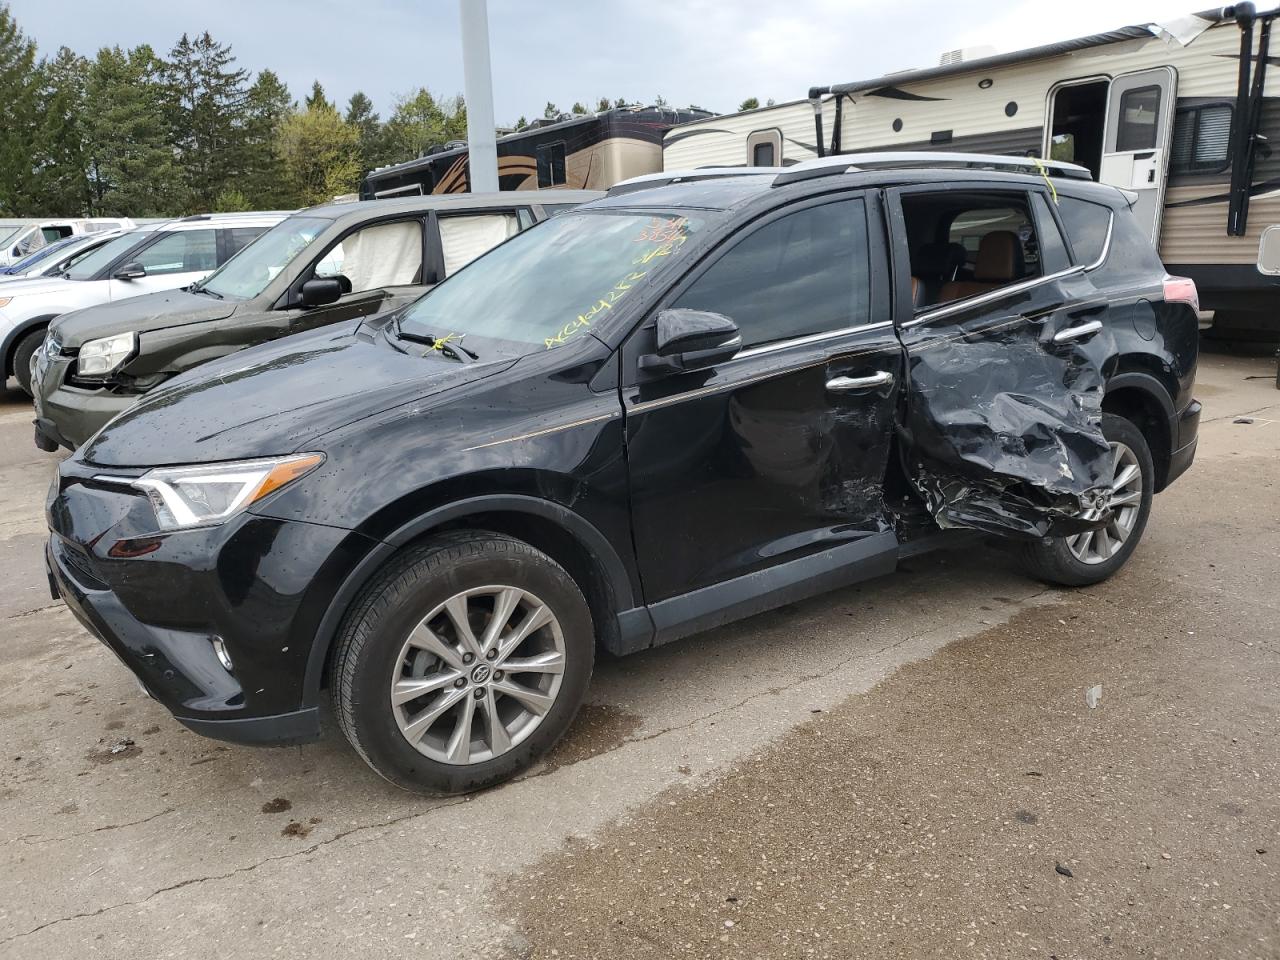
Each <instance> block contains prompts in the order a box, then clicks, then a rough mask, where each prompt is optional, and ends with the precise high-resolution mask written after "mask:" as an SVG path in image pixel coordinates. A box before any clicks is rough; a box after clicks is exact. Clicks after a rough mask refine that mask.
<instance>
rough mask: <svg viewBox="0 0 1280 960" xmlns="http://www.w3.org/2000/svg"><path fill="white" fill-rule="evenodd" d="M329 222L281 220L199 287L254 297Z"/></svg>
mask: <svg viewBox="0 0 1280 960" xmlns="http://www.w3.org/2000/svg"><path fill="white" fill-rule="evenodd" d="M332 223H333V221H332V220H324V219H321V218H319V217H290V218H289V219H288V220H283V221H281V222H280V223H278V224H276V225H275V226H274V227H272V228H271V229H270V230H268V231H267V232H266V233H264V234H263V235H262V236H260V237H258V239H256V240H255V241H253V243H251V244H249V245H248V246H247V247H245V248H244V249H243V250H241V251H240V252H239V253H238V254H236V255H235V256H234V257H232V258H231V259H230V260H228V261H227V262H226V263H224V264H223V265H222V266H221V267H220V268H219V269H218V270H217V271H215V272H214V273H213V274H212V275H210V277H209V279H207V280H205V281H204V283H202V284H200V289H202V290H208V291H209V292H210V293H216V294H217V295H218V296H220V297H231V298H232V299H234V300H249V299H251V298H253V297H256V296H257V295H258V294H260V293H261V292H262V291H263V290H265V289H266V288H267V284H268V283H270V282H271V281H272V280H274V279H275V278H276V276H277V275H279V273H280V271H281V270H283V269H284V268H285V267H287V266H289V264H290V263H292V262H293V260H294V258H295V257H297V256H298V254H300V253H302V251H303V250H305V249H307V247H309V246H311V244H312V243H314V242H315V239H316V237H318V236H320V234H321V233H322V232H323V231H324V229H325V228H326V227H328V226H330V225H331V224H332Z"/></svg>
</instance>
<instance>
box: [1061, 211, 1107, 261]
mask: <svg viewBox="0 0 1280 960" xmlns="http://www.w3.org/2000/svg"><path fill="white" fill-rule="evenodd" d="M1058 215H1059V216H1060V217H1062V223H1063V225H1064V226H1065V227H1066V228H1067V240H1068V241H1069V242H1070V244H1071V251H1072V253H1074V254H1075V260H1076V263H1078V264H1080V265H1081V266H1086V267H1087V266H1091V265H1092V264H1094V263H1097V262H1098V260H1099V259H1100V258H1101V257H1102V253H1103V251H1104V250H1105V249H1106V246H1107V235H1108V233H1109V232H1110V231H1111V211H1110V209H1108V208H1107V207H1104V206H1103V205H1102V204H1100V203H1090V202H1089V201H1087V200H1077V199H1075V198H1074V197H1059V198H1058Z"/></svg>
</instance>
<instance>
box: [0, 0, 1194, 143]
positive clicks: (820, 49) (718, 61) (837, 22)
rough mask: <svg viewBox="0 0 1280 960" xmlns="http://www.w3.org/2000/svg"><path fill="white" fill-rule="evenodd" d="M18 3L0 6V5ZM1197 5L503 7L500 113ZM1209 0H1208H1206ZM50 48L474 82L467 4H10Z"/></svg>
mask: <svg viewBox="0 0 1280 960" xmlns="http://www.w3.org/2000/svg"><path fill="white" fill-rule="evenodd" d="M2 2H4V0H0V3H2ZM1196 2H1197V0H1183V2H1182V3H1179V2H1177V0H1174V2H1170V0H1071V2H1068V3H1043V2H1038V0H1027V2H1017V0H1015V2H1008V0H1005V2H997V0H972V2H969V3H963V4H962V3H955V2H946V3H936V2H935V3H929V2H918V3H885V2H884V0H799V2H795V3H778V2H777V0H657V2H656V3H645V4H642V3H636V2H620V0H592V2H582V0H577V2H562V0H544V2H541V3H529V2H519V0H489V31H490V44H491V49H492V58H493V81H494V98H495V112H496V116H497V119H498V122H499V123H510V122H512V121H514V120H515V119H516V118H517V117H519V116H521V115H522V114H523V115H525V116H527V117H529V118H532V117H535V116H541V114H542V109H543V106H544V105H545V103H546V102H547V101H548V100H551V101H553V102H555V103H556V104H558V105H559V106H560V108H561V109H563V110H567V109H568V108H569V107H570V105H571V104H572V103H573V102H574V101H575V100H581V101H582V102H583V103H586V104H587V105H588V106H591V105H592V103H593V102H594V101H595V100H596V99H598V98H599V97H601V96H608V97H610V98H613V99H616V98H618V97H623V98H625V99H627V100H628V101H635V100H643V101H646V102H649V101H652V100H653V99H654V98H655V97H657V96H659V95H660V96H663V97H665V98H666V99H667V101H668V102H670V103H671V104H673V105H679V106H686V105H688V104H690V103H693V104H697V105H698V106H702V107H706V108H707V109H710V110H716V111H728V110H733V109H736V107H737V105H738V103H739V102H740V101H741V100H743V99H745V98H746V97H749V96H755V97H759V98H760V102H761V103H763V102H764V101H765V100H767V99H768V98H770V97H772V98H774V99H776V100H779V101H782V100H794V99H798V98H801V97H804V96H805V94H806V91H807V90H808V88H809V87H810V86H812V85H825V84H830V83H840V82H844V81H848V80H858V79H866V78H871V77H876V76H879V75H881V74H884V73H887V72H889V71H892V70H903V69H908V68H911V67H925V66H931V65H934V64H936V63H937V62H938V55H939V54H940V53H942V52H943V51H945V50H952V49H955V48H957V47H964V46H973V45H978V44H985V45H990V46H994V47H995V48H996V49H997V50H999V51H1001V52H1005V51H1009V50H1017V49H1020V48H1023V47H1028V46H1035V45H1037V44H1041V43H1048V42H1051V41H1054V40H1064V39H1068V38H1071V37H1077V36H1083V35H1086V34H1090V33H1098V32H1100V31H1103V30H1109V29H1112V28H1114V27H1119V26H1124V25H1126V24H1131V23H1146V22H1150V21H1153V20H1155V21H1164V20H1168V19H1172V18H1174V17H1179V16H1182V15H1184V14H1186V13H1188V12H1190V11H1191V10H1192V9H1200V8H1202V7H1200V8H1197V7H1195V6H1194V4H1195V3H1196ZM1198 2H1200V3H1201V4H1202V6H1203V0H1198ZM9 3H10V7H11V11H12V13H13V14H14V16H15V17H16V18H17V20H18V23H19V24H20V25H21V27H22V28H23V30H24V31H25V32H26V33H27V35H28V36H30V37H32V38H34V39H35V40H36V42H37V43H38V44H39V46H40V51H41V53H44V54H52V53H53V52H54V51H55V50H57V48H58V47H59V46H62V45H66V46H69V47H71V48H72V49H73V50H76V51H77V52H79V53H82V54H86V55H92V54H93V53H94V52H95V51H96V50H97V49H98V48H99V47H101V46H104V45H114V44H119V45H121V46H126V47H128V46H134V45H136V44H139V43H149V44H151V45H152V46H153V47H155V48H156V49H157V51H160V52H162V53H163V52H167V51H168V50H169V48H170V47H171V46H172V45H173V43H174V41H175V40H177V38H178V37H179V36H181V34H182V33H183V32H184V31H186V32H188V33H193V34H194V33H199V32H201V31H203V30H208V31H209V32H210V33H212V34H213V36H214V37H215V38H216V39H218V40H220V41H222V42H224V43H230V44H231V45H232V47H233V50H234V52H235V54H236V56H237V58H238V60H239V63H240V65H241V66H242V67H245V68H247V69H249V70H252V71H257V70H260V69H262V68H264V67H270V68H271V69H273V70H275V71H276V72H277V73H279V74H280V76H281V77H282V78H283V79H284V81H285V82H286V83H287V84H288V85H289V89H290V90H291V91H292V92H293V94H294V95H295V96H296V97H299V98H301V97H302V96H303V95H304V94H305V93H306V92H307V91H308V90H309V89H310V87H311V81H312V80H313V79H319V80H320V82H321V83H322V84H324V87H325V89H326V91H328V93H329V96H330V98H332V99H337V100H339V101H340V102H343V103H345V101H346V99H347V98H348V97H349V96H350V95H351V94H352V93H353V92H355V91H356V90H363V91H364V92H365V93H367V94H368V95H369V96H370V97H372V98H373V101H374V103H375V104H376V106H377V108H378V109H379V110H380V111H381V112H382V113H383V115H384V117H385V116H386V115H387V114H388V113H389V112H390V109H391V105H392V104H393V102H394V100H395V97H396V95H397V94H402V93H406V92H409V91H411V90H414V89H416V88H417V87H419V86H426V87H427V88H428V89H430V90H431V91H433V92H435V93H439V94H446V95H448V94H453V93H457V92H461V91H462V86H463V84H462V59H461V53H460V50H459V28H458V0H416V2H411V0H360V2H357V3H352V2H350V0H342V2H339V0H306V2H305V3H298V2H292V3H286V2H282V0H253V2H250V0H213V2H209V3H198V4H197V3H185V2H177V3H175V2H173V0H115V2H113V3H95V2H89V0H9Z"/></svg>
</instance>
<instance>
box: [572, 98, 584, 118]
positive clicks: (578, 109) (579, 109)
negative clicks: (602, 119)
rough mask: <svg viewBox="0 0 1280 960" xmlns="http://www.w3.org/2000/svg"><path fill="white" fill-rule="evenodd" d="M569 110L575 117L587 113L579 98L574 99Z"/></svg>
mask: <svg viewBox="0 0 1280 960" xmlns="http://www.w3.org/2000/svg"><path fill="white" fill-rule="evenodd" d="M569 112H570V113H572V114H573V115H574V116H575V117H583V116H586V114H587V108H586V107H584V106H583V105H582V102H581V101H580V100H575V101H574V103H573V106H572V107H570V108H569Z"/></svg>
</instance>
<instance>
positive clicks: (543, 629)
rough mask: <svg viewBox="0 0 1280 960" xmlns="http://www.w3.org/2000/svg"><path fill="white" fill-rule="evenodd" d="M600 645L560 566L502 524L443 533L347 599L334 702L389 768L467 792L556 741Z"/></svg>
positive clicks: (370, 756)
mask: <svg viewBox="0 0 1280 960" xmlns="http://www.w3.org/2000/svg"><path fill="white" fill-rule="evenodd" d="M495 621H496V623H497V625H496V626H495V625H494V624H495ZM460 623H462V624H465V625H466V626H465V627H459V624H460ZM594 654H595V634H594V630H593V627H592V622H591V613H590V611H589V609H588V607H587V602H586V600H585V599H584V598H583V595H582V592H581V590H579V589H578V586H577V584H576V583H574V581H573V579H572V578H571V577H570V576H569V574H568V573H566V572H565V571H564V569H563V568H562V567H560V565H559V564H557V563H556V562H555V561H554V560H552V559H551V558H550V557H548V556H547V555H546V554H544V553H542V552H540V551H538V550H536V549H534V548H533V547H532V546H530V545H529V544H527V543H524V542H522V541H520V540H515V539H513V538H511V537H507V536H504V535H502V534H498V533H489V532H484V531H459V532H454V533H447V534H443V535H440V536H438V537H434V538H432V539H431V540H428V541H427V542H425V543H423V544H421V545H419V546H415V547H412V548H410V549H408V550H406V551H405V552H404V553H403V554H401V555H400V556H399V557H397V558H396V559H394V560H393V561H392V562H391V563H390V564H388V565H387V567H386V568H385V569H384V570H383V571H382V572H381V573H379V574H378V575H377V576H376V577H375V578H374V580H373V581H372V582H371V583H370V584H369V585H368V586H367V587H366V588H365V589H364V591H363V592H362V593H361V595H360V596H359V597H358V598H357V600H356V601H355V602H354V603H353V604H352V606H351V608H350V609H349V610H348V612H347V615H346V617H345V618H344V621H343V625H342V627H341V629H340V631H339V635H338V638H337V646H336V654H335V661H334V666H333V674H332V684H331V685H332V696H333V702H334V708H335V711H336V713H337V718H338V723H339V726H341V728H342V732H343V733H344V734H345V735H346V737H347V739H348V740H349V741H350V743H351V745H352V746H353V747H354V748H355V749H356V752H357V753H359V754H360V756H361V757H363V758H364V759H365V761H366V762H367V763H368V764H369V766H371V767H372V768H373V769H374V770H375V771H377V773H379V774H380V775H381V776H383V777H385V778H386V779H387V780H389V781H391V782H392V783H394V784H396V785H397V786H399V787H403V788H404V789H406V790H414V791H420V792H431V793H444V794H453V793H465V792H468V791H471V790H479V789H482V788H484V787H488V786H491V785H493V784H496V783H500V782H502V781H503V780H507V779H509V778H511V777H513V776H515V775H516V774H518V773H521V772H522V771H524V770H526V769H528V768H529V767H530V766H531V765H532V764H533V763H534V762H536V761H537V760H538V758H540V757H541V756H542V755H543V754H545V753H546V752H547V751H548V750H549V749H550V748H551V747H552V746H553V745H554V744H555V743H556V741H558V740H559V739H560V737H561V736H562V735H563V734H564V732H565V731H566V730H567V729H568V728H569V726H570V724H571V723H572V722H573V718H574V716H575V715H576V714H577V712H578V707H579V706H580V705H581V703H582V700H583V697H584V696H585V695H586V691H587V685H588V683H589V681H590V679H591V668H592V663H593V659H594Z"/></svg>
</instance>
